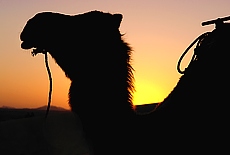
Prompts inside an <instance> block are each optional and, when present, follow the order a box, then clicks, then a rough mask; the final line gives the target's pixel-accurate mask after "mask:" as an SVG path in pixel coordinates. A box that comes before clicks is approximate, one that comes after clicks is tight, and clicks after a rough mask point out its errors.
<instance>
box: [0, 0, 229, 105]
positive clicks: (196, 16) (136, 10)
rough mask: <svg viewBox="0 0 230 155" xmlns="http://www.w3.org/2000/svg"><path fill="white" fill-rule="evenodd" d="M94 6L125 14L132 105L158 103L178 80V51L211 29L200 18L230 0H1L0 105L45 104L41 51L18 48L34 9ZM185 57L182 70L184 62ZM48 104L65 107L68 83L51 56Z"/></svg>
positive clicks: (218, 12)
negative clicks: (130, 56) (132, 80)
mask: <svg viewBox="0 0 230 155" xmlns="http://www.w3.org/2000/svg"><path fill="white" fill-rule="evenodd" d="M92 10H99V11H103V12H109V13H121V14H123V21H122V23H121V26H120V31H121V33H122V34H125V36H124V39H125V41H127V42H128V43H130V44H131V46H132V48H133V50H134V51H133V67H134V69H135V79H136V80H135V86H136V93H135V94H134V104H147V103H156V102H160V101H162V100H163V99H164V98H165V97H166V96H167V95H168V94H169V93H170V92H171V91H172V89H173V88H174V86H175V85H176V84H177V81H178V80H179V78H180V76H181V75H180V74H179V73H177V70H176V65H177V61H178V59H179V57H180V55H181V54H182V53H183V51H184V50H185V49H186V48H187V47H188V46H189V44H190V43H191V42H192V41H193V40H194V39H196V37H197V36H199V35H200V34H202V33H204V32H206V31H212V30H213V28H214V26H213V25H211V26H206V27H202V26H201V22H203V21H206V20H210V19H216V18H218V17H225V16H229V15H230V0H113V1H112V0H81V1H80V0H0V107H1V106H11V107H16V108H24V107H29V108H35V107H39V106H43V105H45V104H47V96H48V91H49V80H48V76H47V72H46V68H45V64H44V55H41V54H40V55H37V56H36V57H32V56H31V54H30V51H26V50H23V49H21V48H20V44H21V41H20V39H19V35H20V33H21V31H22V29H23V27H24V26H25V24H26V22H27V20H28V19H29V18H31V17H33V16H34V15H35V14H36V13H38V12H43V11H52V12H59V13H64V14H70V15H75V14H80V13H85V12H88V11H92ZM192 53H193V51H190V53H189V54H188V55H187V56H186V58H185V60H184V61H183V63H182V68H184V67H186V65H187V64H188V62H189V60H190V57H191V54H192ZM49 64H50V68H51V72H52V77H53V96H52V105H55V106H62V107H64V108H67V109H69V106H68V89H69V85H70V81H69V80H68V79H67V78H66V77H65V75H64V73H63V71H62V70H61V69H60V67H59V66H58V65H57V64H55V62H54V60H53V59H52V58H51V57H49Z"/></svg>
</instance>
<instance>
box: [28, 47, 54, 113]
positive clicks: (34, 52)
mask: <svg viewBox="0 0 230 155" xmlns="http://www.w3.org/2000/svg"><path fill="white" fill-rule="evenodd" d="M38 53H43V54H44V55H45V66H46V70H47V73H48V76H49V81H50V83H49V86H50V88H49V95H48V103H47V108H46V115H45V118H47V116H48V113H49V110H50V103H51V96H52V81H53V80H52V76H51V71H50V68H49V64H48V55H47V53H48V52H46V51H45V50H44V51H42V52H38V51H37V50H33V51H32V52H31V54H32V56H36V55H37V54H38Z"/></svg>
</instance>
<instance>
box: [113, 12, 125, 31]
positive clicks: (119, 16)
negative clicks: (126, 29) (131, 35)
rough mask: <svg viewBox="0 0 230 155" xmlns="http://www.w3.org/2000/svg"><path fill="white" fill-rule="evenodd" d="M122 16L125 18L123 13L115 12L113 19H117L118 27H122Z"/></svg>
mask: <svg viewBox="0 0 230 155" xmlns="http://www.w3.org/2000/svg"><path fill="white" fill-rule="evenodd" d="M122 18H123V16H122V14H114V15H113V20H114V21H115V22H114V24H115V26H116V28H119V27H120V24H121V20H122Z"/></svg>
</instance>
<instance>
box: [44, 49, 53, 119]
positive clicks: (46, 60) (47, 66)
mask: <svg viewBox="0 0 230 155" xmlns="http://www.w3.org/2000/svg"><path fill="white" fill-rule="evenodd" d="M44 55H45V65H46V70H47V73H48V76H49V81H50V83H49V86H50V89H49V96H48V103H47V109H46V115H45V118H47V116H48V113H49V109H50V103H51V96H52V81H53V80H52V76H51V71H50V68H49V64H48V56H47V52H45V53H44Z"/></svg>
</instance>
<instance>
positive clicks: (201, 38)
mask: <svg viewBox="0 0 230 155" xmlns="http://www.w3.org/2000/svg"><path fill="white" fill-rule="evenodd" d="M209 33H210V32H206V33H203V34H202V35H200V36H199V37H197V38H196V39H195V40H194V41H193V42H192V43H191V44H190V45H189V47H187V49H186V50H185V51H184V53H183V54H182V55H181V57H180V59H179V61H178V63H177V71H178V72H179V73H180V74H184V72H185V70H184V71H182V70H181V69H180V64H181V61H182V59H183V58H184V56H185V55H186V54H187V53H188V51H189V50H190V49H191V48H192V47H193V45H194V44H195V43H196V42H198V43H197V47H198V46H200V43H201V41H202V40H203V39H204V38H205V37H206V36H207V35H208V34H209ZM196 56H197V55H196V52H194V53H193V56H192V58H191V60H190V62H189V65H190V64H191V62H192V61H194V60H195V58H196ZM189 65H188V66H189Z"/></svg>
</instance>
